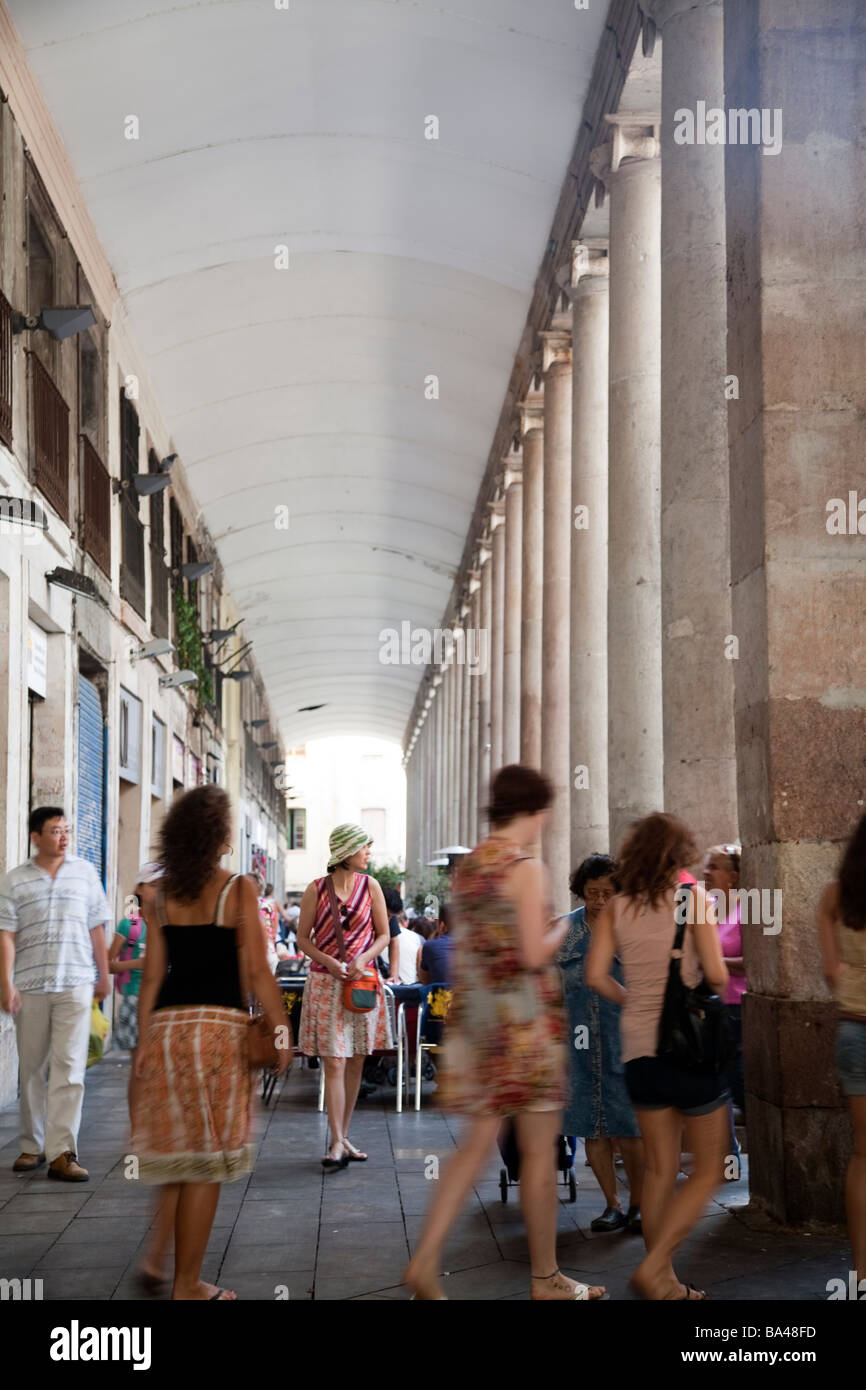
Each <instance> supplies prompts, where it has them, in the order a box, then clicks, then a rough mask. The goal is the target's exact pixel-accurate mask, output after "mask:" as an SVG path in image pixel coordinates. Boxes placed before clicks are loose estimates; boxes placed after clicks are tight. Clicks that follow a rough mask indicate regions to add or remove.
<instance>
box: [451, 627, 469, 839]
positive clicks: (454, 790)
mask: <svg viewBox="0 0 866 1390" xmlns="http://www.w3.org/2000/svg"><path fill="white" fill-rule="evenodd" d="M454 633H455V639H456V640H455V647H454V659H453V661H452V663H451V703H452V707H453V711H454V714H453V719H452V723H453V725H454V759H453V761H454V774H453V777H452V782H451V834H452V835H453V837H454V838H453V840H449V841H448V843H449V844H450V845H451V844H455V845H456V844H459V843H460V814H461V808H462V805H463V671H464V662H463V659H462V657H463V651H462V649H463V643H464V640H465V638H464V634H463V628H462V626H461V627H457V626H455V628H454Z"/></svg>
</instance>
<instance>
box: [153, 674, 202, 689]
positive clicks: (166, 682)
mask: <svg viewBox="0 0 866 1390" xmlns="http://www.w3.org/2000/svg"><path fill="white" fill-rule="evenodd" d="M197 680H198V676H197V675H196V673H195V671H173V672H172V674H171V675H170V676H160V678H159V684H160V686H161V687H162V689H163V690H175V689H176V688H177V687H178V686H180V685H195V683H196V681H197Z"/></svg>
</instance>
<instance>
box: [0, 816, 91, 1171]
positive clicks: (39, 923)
mask: <svg viewBox="0 0 866 1390" xmlns="http://www.w3.org/2000/svg"><path fill="white" fill-rule="evenodd" d="M30 840H31V843H32V845H33V849H34V854H33V857H32V858H31V859H29V860H28V861H27V863H26V864H20V865H19V866H18V868H17V869H10V870H9V872H8V873H7V874H6V875H5V876H4V877H3V878H2V879H0V1008H2V1009H3V1010H4V1012H5V1013H9V1014H12V1015H13V1016H14V1018H15V1023H16V1031H17V1034H18V1065H19V1070H20V1076H21V1098H20V1108H21V1153H20V1155H19V1156H18V1158H17V1159H16V1160H15V1162H14V1163H13V1165H12V1167H13V1169H14V1171H15V1172H16V1173H29V1172H32V1171H33V1169H35V1168H38V1167H39V1165H40V1164H42V1163H44V1162H45V1160H46V1158H47V1159H48V1163H49V1168H48V1176H49V1177H50V1178H59V1179H60V1180H61V1181H62V1182H86V1181H87V1179H88V1177H89V1174H88V1172H87V1170H86V1168H82V1166H81V1164H80V1163H79V1162H78V1159H77V1154H78V1127H79V1125H80V1123H81V1106H82V1103H83V1101H84V1070H85V1067H86V1066H87V1047H88V1042H89V1039H90V1010H91V1002H92V1000H93V997H94V995H95V996H96V997H97V998H98V999H104V998H105V996H106V995H107V994H108V991H109V976H108V951H107V947H106V939H105V923H106V922H107V921H108V920H109V917H110V915H111V914H110V910H109V906H108V901H107V899H106V896H105V893H104V892H103V889H102V884H101V883H100V882H99V878H98V877H97V874H96V871H95V869H94V868H93V867H92V865H90V864H88V863H87V861H86V860H84V859H78V858H76V857H75V856H74V855H67V853H66V849H67V846H68V844H69V825H68V824H67V821H66V816H65V815H64V813H63V810H62V808H61V807H59V806H41V807H39V809H38V810H36V811H34V812H33V814H32V815H31V817H30ZM94 980H95V983H94Z"/></svg>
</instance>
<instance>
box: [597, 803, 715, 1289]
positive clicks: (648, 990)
mask: <svg viewBox="0 0 866 1390" xmlns="http://www.w3.org/2000/svg"><path fill="white" fill-rule="evenodd" d="M696 858H697V846H696V845H695V842H694V840H693V838H692V835H691V833H690V831H689V830H688V829H687V828H686V826H685V825H683V823H682V821H680V820H677V818H676V817H675V816H671V815H666V814H664V813H663V812H660V811H657V812H654V813H653V814H652V815H649V816H645V817H644V819H643V820H640V821H637V822H636V823H635V824H634V825H633V826H632V827H631V830H630V831H629V833H628V834H627V836H626V838H625V842H624V844H623V847H622V850H621V851H620V855H619V873H618V878H619V884H620V892H619V893H617V894H616V895H615V896H614V897H613V898H611V900H610V902H609V903H608V904H607V906H606V907H605V909H604V911H603V912H602V913H601V915H600V916H599V919H598V922H597V924H596V926H595V928H594V930H593V934H592V945H591V947H590V951H589V958H588V960H587V966H586V978H587V982H588V984H589V985H590V988H592V989H595V990H598V992H599V994H601V995H602V996H603V998H605V999H609V1000H610V1001H611V1002H612V1003H614V1004H619V1005H620V1006H621V1008H622V1013H621V1015H620V1033H621V1039H622V1060H623V1062H624V1064H625V1081H626V1086H627V1087H628V1093H629V1097H630V1099H631V1103H632V1105H633V1106H634V1108H635V1112H636V1114H637V1122H638V1125H639V1126H640V1132H641V1135H642V1137H643V1141H644V1147H645V1152H646V1174H645V1177H644V1186H643V1201H642V1206H641V1210H642V1222H643V1230H644V1236H645V1239H646V1248H647V1253H646V1258H645V1259H644V1260H643V1262H642V1263H641V1264H640V1265H639V1266H638V1268H637V1269H636V1270H635V1272H634V1274H633V1275H632V1283H633V1285H634V1286H635V1288H636V1289H637V1290H638V1292H639V1293H641V1294H643V1296H644V1297H645V1298H649V1299H653V1300H663V1299H676V1300H688V1301H695V1300H698V1299H703V1298H706V1294H705V1293H704V1292H702V1291H701V1290H699V1289H695V1288H693V1287H692V1286H691V1285H690V1284H682V1283H680V1281H679V1279H678V1278H677V1276H676V1274H675V1273H674V1267H673V1263H672V1261H673V1256H674V1253H675V1251H676V1250H677V1248H678V1246H679V1245H680V1244H681V1243H682V1241H683V1240H684V1239H685V1237H686V1236H687V1235H688V1233H689V1231H690V1230H691V1229H692V1227H693V1226H694V1225H695V1222H696V1221H697V1220H698V1219H699V1218H700V1216H701V1214H702V1212H703V1211H704V1209H705V1207H706V1204H707V1202H708V1201H709V1200H710V1198H711V1196H712V1194H713V1192H714V1191H715V1189H716V1187H717V1186H718V1185H719V1184H720V1183H721V1181H722V1178H723V1170H724V1157H725V1147H726V1140H727V1136H728V1091H727V1087H726V1085H725V1082H724V1078H723V1077H721V1076H719V1075H718V1074H716V1073H708V1074H707V1073H703V1072H698V1071H690V1070H686V1069H684V1068H682V1067H679V1066H674V1065H673V1064H672V1063H671V1062H669V1061H667V1060H666V1059H664V1058H662V1057H658V1056H657V1055H656V1052H657V1047H658V1032H659V1023H660V1021H661V1013H662V1005H663V1003H664V997H665V989H666V986H667V980H668V973H669V967H670V960H671V953H672V951H673V948H674V940H675V937H676V933H677V925H678V924H677V918H676V915H675V910H676V908H677V899H676V895H677V891H678V889H679V892H680V893H681V894H682V893H691V894H693V895H694V897H695V902H694V903H693V904H692V908H693V910H692V911H691V912H686V913H685V914H684V915H685V917H686V923H687V925H686V929H685V937H684V940H683V948H682V955H683V965H682V978H683V981H684V983H685V984H686V985H688V986H690V987H693V986H695V985H696V984H697V983H698V980H699V979H700V975H701V972H703V976H704V979H705V980H706V982H707V983H708V984H709V985H710V986H711V987H712V988H713V989H714V990H716V991H717V992H718V993H719V994H721V993H723V992H724V989H725V986H726V985H727V983H728V972H727V970H726V969H725V964H724V961H723V960H722V951H721V946H720V945H719V935H718V927H717V923H716V915H715V909H714V906H713V904H712V902H711V901H708V900H707V897H706V894H705V893H704V890H703V889H702V888H701V887H700V886H699V885H697V884H687V885H682V886H681V875H682V873H683V870H685V869H686V868H687V867H688V865H689V864H692V863H694V861H695V859H696ZM617 955H618V956H619V958H620V960H621V961H622V966H623V973H624V977H625V985H624V986H623V985H622V984H621V983H620V982H619V980H618V979H617V978H616V977H615V975H614V974H612V967H613V964H614V959H615V957H616V956H617ZM683 1130H685V1141H686V1148H687V1150H688V1152H689V1153H691V1154H693V1155H694V1160H695V1166H694V1171H693V1172H692V1175H691V1177H690V1178H689V1179H688V1181H687V1182H685V1183H683V1184H682V1186H681V1187H677V1185H676V1184H677V1174H678V1172H679V1166H680V1150H681V1147H682V1138H683Z"/></svg>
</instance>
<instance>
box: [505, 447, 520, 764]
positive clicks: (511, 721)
mask: <svg viewBox="0 0 866 1390" xmlns="http://www.w3.org/2000/svg"><path fill="white" fill-rule="evenodd" d="M503 462H504V464H505V476H504V480H503V486H504V488H505V601H504V629H503V655H502V765H503V767H507V766H508V764H509V763H519V762H520V626H521V617H522V610H521V596H520V579H521V569H522V565H523V481H522V479H523V475H522V472H521V468H520V463H521V455H520V452H519V451H517V452H515V453H512V454H509V455H508V456H507V457H506V458H505V459H504V460H503Z"/></svg>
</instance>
